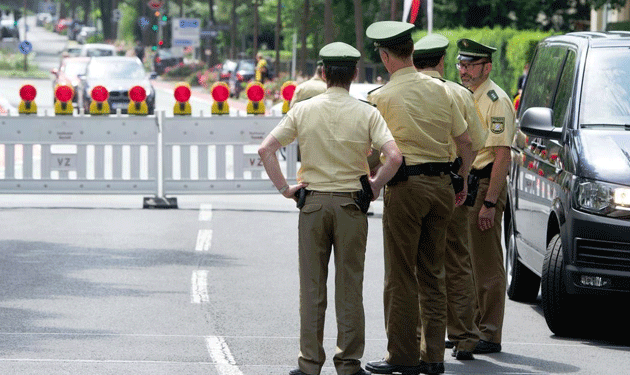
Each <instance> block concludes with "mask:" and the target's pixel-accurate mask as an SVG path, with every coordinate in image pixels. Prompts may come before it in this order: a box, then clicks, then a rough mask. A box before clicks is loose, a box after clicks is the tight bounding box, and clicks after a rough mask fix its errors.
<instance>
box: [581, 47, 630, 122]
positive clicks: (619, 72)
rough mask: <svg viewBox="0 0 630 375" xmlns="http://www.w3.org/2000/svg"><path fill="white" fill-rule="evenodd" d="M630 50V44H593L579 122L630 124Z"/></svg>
mask: <svg viewBox="0 0 630 375" xmlns="http://www.w3.org/2000/svg"><path fill="white" fill-rule="evenodd" d="M629 52H630V51H629V50H628V47H619V48H605V49H604V48H602V49H599V48H597V49H596V48H593V49H592V50H591V52H590V53H589V54H588V57H587V62H586V69H585V71H584V85H583V87H582V105H581V106H580V108H581V111H580V124H581V125H582V126H588V125H608V126H610V125H614V126H616V125H619V126H624V125H627V124H630V53H629Z"/></svg>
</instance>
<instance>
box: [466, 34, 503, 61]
mask: <svg viewBox="0 0 630 375" xmlns="http://www.w3.org/2000/svg"><path fill="white" fill-rule="evenodd" d="M457 47H458V48H459V56H457V59H458V60H460V61H473V60H478V59H481V58H484V57H487V58H492V53H493V52H494V51H496V50H497V49H496V48H494V47H490V46H485V45H483V44H481V43H477V42H475V41H474V40H470V39H460V40H458V41H457Z"/></svg>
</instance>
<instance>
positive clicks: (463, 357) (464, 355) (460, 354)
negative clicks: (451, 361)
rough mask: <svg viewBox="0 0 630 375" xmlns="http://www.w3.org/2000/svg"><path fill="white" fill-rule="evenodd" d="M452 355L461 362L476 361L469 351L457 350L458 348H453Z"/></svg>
mask: <svg viewBox="0 0 630 375" xmlns="http://www.w3.org/2000/svg"><path fill="white" fill-rule="evenodd" d="M451 355H452V356H453V357H455V359H457V360H460V361H471V360H473V359H475V357H473V353H472V352H469V351H467V350H457V348H453V353H451Z"/></svg>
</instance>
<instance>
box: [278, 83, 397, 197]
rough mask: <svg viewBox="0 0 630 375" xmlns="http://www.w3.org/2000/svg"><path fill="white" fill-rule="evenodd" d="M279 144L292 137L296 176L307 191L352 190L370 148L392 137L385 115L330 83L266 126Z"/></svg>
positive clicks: (358, 185)
mask: <svg viewBox="0 0 630 375" xmlns="http://www.w3.org/2000/svg"><path fill="white" fill-rule="evenodd" d="M271 135H273V136H274V137H275V138H276V139H277V140H278V141H279V142H280V143H281V144H282V145H283V146H286V145H288V144H289V143H291V142H293V140H295V139H296V138H297V140H298V143H299V146H300V152H301V153H302V165H301V167H300V170H299V171H298V180H299V181H301V182H305V183H307V184H309V185H308V189H309V190H315V191H337V192H344V191H345V192H347V191H357V190H361V183H360V182H359V178H360V177H361V176H362V175H364V174H368V173H369V169H368V162H367V155H368V153H369V152H370V149H371V147H374V148H375V149H377V150H380V149H381V147H382V146H383V145H384V144H385V143H387V142H389V141H393V140H394V137H393V136H392V134H391V133H390V131H389V129H388V128H387V124H386V123H385V120H384V119H383V117H382V116H381V114H380V113H379V112H378V110H377V109H376V108H374V107H372V106H371V105H369V104H367V103H364V102H361V101H359V100H357V99H355V98H353V97H351V96H350V94H349V93H348V91H347V90H345V89H343V88H340V87H331V88H329V89H327V90H326V92H325V93H323V94H321V95H317V96H315V97H313V98H311V99H310V100H307V101H304V102H301V103H297V104H296V105H295V106H294V107H293V108H291V110H289V112H287V114H286V116H284V117H283V118H282V120H281V121H280V123H279V124H278V125H277V126H276V127H275V128H274V129H273V130H272V131H271Z"/></svg>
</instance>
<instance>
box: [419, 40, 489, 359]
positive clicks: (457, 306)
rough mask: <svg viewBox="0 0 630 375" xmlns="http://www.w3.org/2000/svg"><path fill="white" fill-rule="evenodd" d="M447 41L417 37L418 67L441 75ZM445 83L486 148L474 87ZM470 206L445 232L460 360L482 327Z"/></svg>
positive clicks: (476, 146) (451, 334) (468, 355)
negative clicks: (477, 315)
mask: <svg viewBox="0 0 630 375" xmlns="http://www.w3.org/2000/svg"><path fill="white" fill-rule="evenodd" d="M448 45H449V41H448V39H447V38H446V37H444V36H442V35H439V34H429V35H427V36H425V37H423V38H421V39H420V40H418V41H417V42H416V43H415V44H414V51H413V64H414V65H415V67H416V69H418V71H419V72H421V73H423V74H426V75H428V76H431V77H434V78H438V79H439V78H442V77H443V76H444V56H445V54H446V49H447V48H448ZM446 84H447V86H448V87H449V88H450V89H451V92H452V93H453V96H454V98H455V101H456V103H457V106H458V108H459V110H460V111H461V112H462V115H463V116H464V119H466V123H467V124H468V134H469V135H470V138H471V140H472V149H473V153H474V155H476V154H477V151H479V150H480V149H481V148H483V146H484V144H485V142H486V138H487V137H488V131H487V130H486V128H485V127H483V126H482V125H481V122H480V120H479V116H478V114H477V106H476V105H475V100H474V98H473V95H472V91H470V90H468V89H467V88H465V87H464V86H462V85H460V84H459V83H455V82H451V81H446ZM456 152H457V150H456V148H455V144H454V143H451V161H453V160H455V158H456V157H457V156H458V155H457V153H456ZM469 209H470V207H468V206H466V205H461V206H459V207H456V208H455V211H454V212H453V216H452V217H451V220H450V222H449V225H448V231H447V233H446V258H445V271H446V298H447V307H448V308H447V313H448V323H447V331H448V338H449V342H451V343H454V346H455V349H454V356H455V357H456V358H457V359H459V360H467V359H474V358H473V354H472V352H473V350H474V349H475V346H476V345H477V343H478V342H479V329H478V328H477V326H476V325H475V321H474V312H475V309H474V307H475V306H476V304H477V296H476V294H475V284H474V280H473V276H472V265H471V259H470V249H469V240H468V237H469V236H470V231H469V229H468V211H469Z"/></svg>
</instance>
